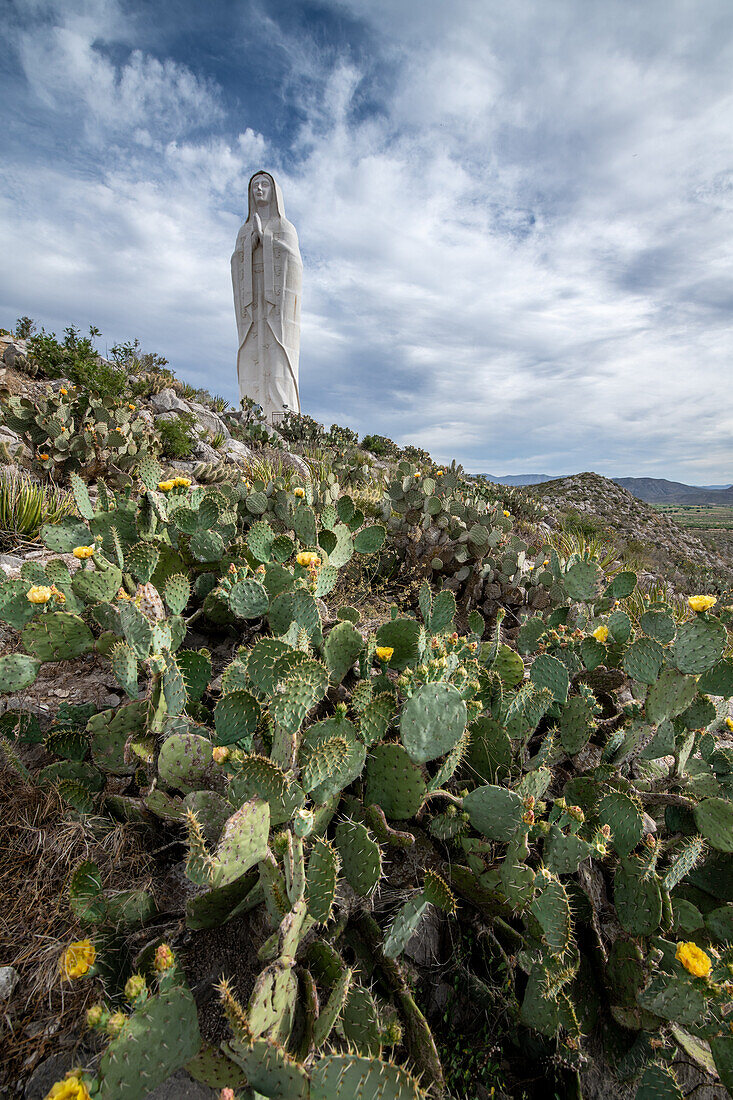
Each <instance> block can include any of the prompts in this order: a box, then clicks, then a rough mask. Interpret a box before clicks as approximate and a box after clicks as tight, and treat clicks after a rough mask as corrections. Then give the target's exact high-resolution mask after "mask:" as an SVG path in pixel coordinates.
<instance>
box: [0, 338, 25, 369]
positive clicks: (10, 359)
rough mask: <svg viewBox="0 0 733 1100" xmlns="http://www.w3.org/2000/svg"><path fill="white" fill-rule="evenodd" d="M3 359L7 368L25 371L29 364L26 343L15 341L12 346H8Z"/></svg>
mask: <svg viewBox="0 0 733 1100" xmlns="http://www.w3.org/2000/svg"><path fill="white" fill-rule="evenodd" d="M3 359H4V361H5V366H6V367H12V368H13V370H23V368H24V367H25V366H27V364H28V356H27V346H26V341H25V340H14V341H13V343H12V344H8V346H7V347H6V349H5V354H4V356H3Z"/></svg>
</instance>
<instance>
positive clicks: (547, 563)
mask: <svg viewBox="0 0 733 1100" xmlns="http://www.w3.org/2000/svg"><path fill="white" fill-rule="evenodd" d="M542 564H543V565H549V564H550V559H549V558H545V560H544V561H543V562H542Z"/></svg>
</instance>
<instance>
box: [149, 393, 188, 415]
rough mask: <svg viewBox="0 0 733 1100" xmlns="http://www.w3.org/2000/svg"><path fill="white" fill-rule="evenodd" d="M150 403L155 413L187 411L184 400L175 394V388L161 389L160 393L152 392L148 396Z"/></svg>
mask: <svg viewBox="0 0 733 1100" xmlns="http://www.w3.org/2000/svg"><path fill="white" fill-rule="evenodd" d="M150 404H151V406H152V408H153V410H154V412H157V413H167V412H177V413H185V412H189V407H188V405H187V404H186V402H185V401H183V400H182V399H181V398H180V397H178V396H177V395H176V392H175V390H172V389H170V388H168V389H165V390H161V391H160V393H154V394H153V396H152V397H151V398H150Z"/></svg>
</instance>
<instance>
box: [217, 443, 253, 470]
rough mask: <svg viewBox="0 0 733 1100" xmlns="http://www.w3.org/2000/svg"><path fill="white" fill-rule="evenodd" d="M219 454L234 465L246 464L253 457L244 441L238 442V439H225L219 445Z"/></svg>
mask: <svg viewBox="0 0 733 1100" xmlns="http://www.w3.org/2000/svg"><path fill="white" fill-rule="evenodd" d="M221 454H222V455H223V456H224V459H225V461H226V462H231V463H233V464H234V465H235V466H247V465H249V463H250V462H251V461H252V459H253V458H254V455H253V453H252V451H251V450H250V448H249V447H248V446H247V444H246V443H240V441H239V440H238V439H232V438H231V437H230V438H229V439H225V440H224V443H223V444H222V446H221Z"/></svg>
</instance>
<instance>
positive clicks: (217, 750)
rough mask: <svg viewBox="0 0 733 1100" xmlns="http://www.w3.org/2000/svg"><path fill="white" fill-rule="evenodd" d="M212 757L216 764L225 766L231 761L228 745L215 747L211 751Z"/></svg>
mask: <svg viewBox="0 0 733 1100" xmlns="http://www.w3.org/2000/svg"><path fill="white" fill-rule="evenodd" d="M211 756H212V758H213V760H214V763H215V764H225V763H226V762H227V760H228V759H229V749H228V748H227V746H226V745H215V746H214V748H213V749H212V750H211Z"/></svg>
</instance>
